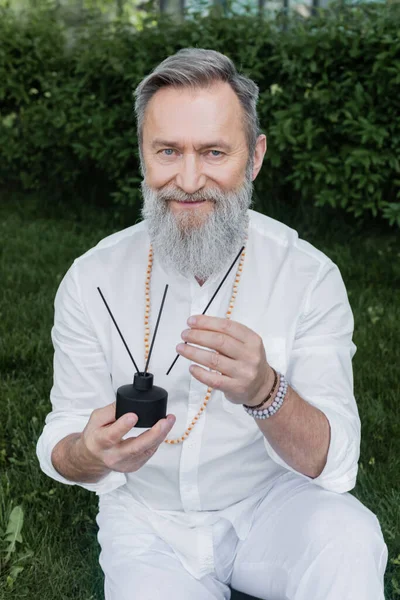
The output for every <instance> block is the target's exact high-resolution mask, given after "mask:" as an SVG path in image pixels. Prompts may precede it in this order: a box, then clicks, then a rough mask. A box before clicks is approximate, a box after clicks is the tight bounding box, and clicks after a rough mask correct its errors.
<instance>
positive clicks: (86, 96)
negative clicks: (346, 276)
mask: <svg viewBox="0 0 400 600" xmlns="http://www.w3.org/2000/svg"><path fill="white" fill-rule="evenodd" d="M399 17H400V13H399V9H398V6H397V7H396V5H393V6H391V7H389V6H382V5H374V4H371V5H367V6H363V7H361V6H359V7H352V8H346V7H341V8H340V10H339V9H338V8H337V7H336V8H333V9H330V10H329V11H327V10H324V11H323V10H321V11H320V12H319V14H318V15H316V16H315V17H313V18H312V19H309V20H307V21H303V20H301V19H300V18H294V17H293V18H291V19H287V18H286V17H285V16H281V17H279V18H278V19H276V20H275V21H270V20H266V19H261V18H260V17H256V16H254V15H251V14H246V15H235V14H229V15H228V16H223V15H221V14H220V13H219V12H218V10H212V11H210V14H209V15H208V16H203V17H201V18H200V16H199V15H196V14H194V15H190V16H187V18H186V20H185V21H184V22H182V23H179V24H178V23H174V22H173V21H171V20H168V19H166V18H163V19H158V20H155V19H154V18H153V16H150V17H149V19H148V22H147V23H145V24H144V25H143V27H142V28H141V29H140V30H138V29H135V28H133V27H132V26H131V25H129V24H127V23H125V22H123V21H122V20H119V21H117V22H112V23H106V22H104V20H102V19H99V18H96V17H94V16H93V17H91V18H89V19H87V20H86V21H85V23H84V24H83V25H82V26H81V27H79V28H77V29H76V30H75V31H74V34H73V35H72V34H71V32H70V30H67V29H65V28H64V26H62V25H61V24H60V23H59V21H57V20H56V19H55V17H54V15H53V13H52V12H51V11H46V12H40V11H39V12H36V13H35V14H26V15H25V16H24V17H23V18H20V17H18V18H16V17H15V16H13V15H12V13H11V12H10V11H7V10H4V11H3V13H2V15H1V18H0V47H1V51H0V184H2V185H3V186H4V185H9V184H11V183H12V184H14V185H17V186H19V187H22V189H24V190H41V191H45V192H46V195H47V196H49V197H50V198H51V201H52V202H53V201H54V200H55V199H56V198H63V199H65V198H68V201H69V202H70V201H72V200H74V199H75V200H76V199H78V198H80V199H81V198H85V200H92V201H95V202H96V203H98V204H109V203H110V202H112V203H113V204H114V205H115V206H116V208H117V210H118V207H119V208H120V209H121V210H123V208H124V207H137V206H138V205H139V203H140V188H139V182H140V180H141V177H140V172H139V153H138V148H137V136H136V127H135V120H134V114H133V96H132V92H133V90H134V88H135V87H136V86H137V84H138V83H139V82H140V81H141V79H142V78H143V77H144V76H145V75H146V74H148V73H149V72H150V71H151V70H152V69H153V68H154V67H155V66H156V65H157V64H158V63H159V62H160V61H161V60H163V59H164V58H166V57H167V56H168V55H170V54H173V53H174V52H176V51H177V50H179V49H180V48H183V47H188V46H195V47H196V46H197V47H204V48H213V49H215V50H219V51H221V52H223V53H224V54H226V55H228V56H229V57H230V58H232V59H233V60H234V61H235V63H236V65H237V66H238V68H239V69H240V70H241V71H242V72H244V73H245V74H246V75H248V76H250V77H251V78H253V79H254V80H255V81H256V82H257V84H258V85H259V88H260V101H259V105H258V110H259V115H260V120H261V125H262V129H263V131H264V132H265V133H266V134H267V138H268V152H267V155H266V158H265V162H264V166H263V169H262V171H261V173H260V174H259V176H258V178H257V181H256V191H257V192H258V194H259V195H260V197H269V196H271V195H273V196H274V197H276V198H278V199H279V201H283V202H287V203H288V204H295V203H298V202H301V203H304V204H305V205H306V206H310V207H311V206H312V205H314V206H317V207H333V208H335V209H341V210H342V211H346V212H348V213H351V214H352V215H353V216H354V217H355V218H356V219H358V220H360V219H365V218H369V217H377V216H378V217H381V218H383V219H385V220H386V221H387V222H388V223H389V224H391V225H397V226H400V166H399V159H398V156H399V155H400V120H399V118H398V115H399V113H400V96H399V94H398V92H397V90H398V88H399V84H400V37H399V35H398V31H399V25H400V18H399ZM238 41H240V43H238Z"/></svg>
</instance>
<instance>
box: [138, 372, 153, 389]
mask: <svg viewBox="0 0 400 600" xmlns="http://www.w3.org/2000/svg"><path fill="white" fill-rule="evenodd" d="M133 387H134V388H136V389H137V390H143V391H145V390H151V389H152V387H153V373H149V372H147V373H145V372H144V371H137V372H136V373H135V377H134V380H133Z"/></svg>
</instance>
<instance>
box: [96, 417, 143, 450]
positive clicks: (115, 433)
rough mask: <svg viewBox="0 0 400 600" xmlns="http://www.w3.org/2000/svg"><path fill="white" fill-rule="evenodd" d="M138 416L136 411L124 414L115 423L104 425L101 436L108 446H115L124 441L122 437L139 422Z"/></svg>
mask: <svg viewBox="0 0 400 600" xmlns="http://www.w3.org/2000/svg"><path fill="white" fill-rule="evenodd" d="M137 420H138V417H137V415H136V414H135V413H126V414H125V415H122V417H120V418H119V419H117V421H115V423H112V424H111V425H108V427H103V429H102V432H101V438H102V440H103V441H104V442H105V444H106V446H107V447H109V448H110V447H112V446H115V445H116V444H119V443H120V442H121V441H122V437H123V436H124V435H125V434H126V433H128V431H130V430H131V429H132V427H133V426H134V425H135V424H136V423H137Z"/></svg>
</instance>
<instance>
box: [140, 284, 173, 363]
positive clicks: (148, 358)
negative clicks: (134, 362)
mask: <svg viewBox="0 0 400 600" xmlns="http://www.w3.org/2000/svg"><path fill="white" fill-rule="evenodd" d="M167 290H168V283H167V285H166V286H165V290H164V296H163V299H162V301H161V307H160V310H159V311H158V317H157V323H156V328H155V330H154V335H153V339H152V341H151V346H150V351H149V355H148V357H147V362H146V366H145V368H144V373H145V374H146V372H147V367H148V364H149V360H150V356H151V351H152V350H153V345H154V342H155V339H156V333H157V329H158V324H159V322H160V318H161V313H162V309H163V306H164V301H165V296H166V295H167Z"/></svg>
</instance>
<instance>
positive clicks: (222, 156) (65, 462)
mask: <svg viewBox="0 0 400 600" xmlns="http://www.w3.org/2000/svg"><path fill="white" fill-rule="evenodd" d="M135 96H136V104H135V109H136V115H137V124H138V139H139V145H140V157H141V168H142V174H143V182H142V191H143V198H144V205H143V209H142V216H143V220H142V221H141V222H139V223H137V224H135V225H133V226H131V227H128V228H127V229H124V230H123V231H120V232H117V233H114V234H113V235H110V236H108V237H107V238H105V239H103V240H101V241H100V242H99V243H98V244H97V246H95V247H94V248H92V249H90V250H88V251H87V252H86V253H85V254H83V255H82V256H80V257H79V258H77V259H76V260H75V261H74V263H73V264H72V265H71V267H70V269H69V270H68V272H67V273H66V275H65V277H64V279H63V281H62V282H61V284H60V287H59V289H58V291H57V295H56V299H55V319H54V327H53V329H52V341H53V344H54V349H55V354H54V385H53V387H52V390H51V402H52V411H51V412H50V414H49V415H48V416H47V418H46V424H45V427H44V429H43V432H42V434H41V436H40V438H39V441H38V446H37V454H38V457H39V461H40V465H41V468H42V469H43V471H44V472H45V473H46V474H47V475H49V476H50V477H53V478H54V479H55V480H57V481H60V482H63V483H65V484H69V485H80V486H82V487H83V488H86V489H88V490H91V491H94V492H96V493H97V494H98V495H99V513H98V517H97V523H98V526H99V532H98V539H99V543H100V546H101V553H100V564H101V567H102V569H103V571H104V574H105V598H106V600H161V599H162V600H164V599H165V598H172V597H173V598H174V599H175V600H187V599H188V598H190V599H191V600H210V599H211V598H212V599H215V600H223V599H229V598H230V594H231V589H230V587H232V588H234V589H237V590H240V591H243V592H246V593H248V594H252V595H254V596H257V597H258V598H261V599H265V600H350V599H351V600H384V593H383V577H384V572H385V568H386V564H387V558H388V551H387V546H386V544H385V541H384V539H383V536H382V531H381V528H380V525H379V521H378V519H377V518H376V516H375V515H374V514H373V513H372V512H371V511H370V510H369V509H368V508H367V507H365V506H364V505H363V504H362V503H361V502H359V501H358V500H357V499H356V498H355V497H354V496H353V495H351V494H349V493H348V492H349V490H351V489H353V488H354V486H355V483H356V476H357V468H358V459H359V449H360V419H359V415H358V410H357V404H356V401H355V398H354V395H353V376H352V364H351V361H352V357H353V355H354V353H355V351H356V347H355V345H354V343H353V342H352V333H353V325H354V322H353V315H352V312H351V308H350V306H349V302H348V298H347V293H346V289H345V286H344V284H343V280H342V278H341V275H340V272H339V269H338V268H337V266H336V265H335V264H334V263H333V262H332V261H331V260H330V259H329V258H328V257H327V256H326V255H324V254H323V253H322V252H320V251H319V250H317V249H316V248H315V247H313V246H312V245H311V244H309V243H307V242H306V241H303V240H301V239H299V237H298V234H297V232H296V231H295V230H293V229H291V228H289V227H287V226H286V225H285V224H283V223H280V222H278V221H276V220H274V219H271V218H270V217H268V216H265V215H262V214H260V213H258V212H256V211H254V210H252V209H250V206H251V202H252V185H253V184H252V182H253V180H254V179H255V178H256V177H257V174H258V173H259V171H260V169H261V166H262V162H263V158H264V155H265V152H266V137H265V135H262V134H260V130H259V122H258V118H257V113H256V103H257V97H258V88H257V86H256V84H255V83H254V82H253V81H251V80H250V79H248V78H246V77H244V76H242V75H240V74H238V72H237V71H236V69H235V66H234V65H233V63H232V61H231V60H230V59H228V58H227V57H226V56H224V55H222V54H220V53H218V52H215V51H212V50H203V49H194V48H190V49H184V50H181V51H180V52H178V53H177V54H175V55H174V56H170V57H169V58H167V59H166V60H164V61H163V62H162V63H161V64H160V65H159V66H158V67H157V68H156V69H155V70H154V71H153V72H152V73H151V74H150V75H148V76H147V77H146V78H145V79H144V80H143V81H142V82H141V83H140V85H139V86H138V88H137V89H136V92H135ZM235 257H236V258H237V260H236V262H235ZM232 264H233V268H232V269H231V270H230V271H229V267H230V266H231V265H232ZM227 272H228V276H227V277H226V279H225V281H224V282H223V285H222V286H221V288H220V290H219V291H218V294H217V295H216V297H215V299H214V300H213V303H212V305H211V306H210V308H209V309H208V310H207V311H206V313H205V314H203V312H204V310H205V308H206V306H207V305H208V303H209V301H210V299H211V297H212V296H213V294H214V293H215V291H216V289H217V288H218V286H219V285H220V283H221V282H222V280H223V278H224V276H225V275H226V273H227ZM166 284H168V285H169V292H168V294H167V296H166V300H165V306H164V308H163V313H162V318H161V320H160V324H159V328H158V333H157V338H156V342H155V345H154V349H153V351H152V354H151V357H150V364H149V367H148V370H149V371H150V372H151V373H153V375H154V383H155V384H156V385H158V386H160V387H163V388H165V389H166V390H167V391H168V414H167V417H166V418H163V419H160V420H159V421H158V422H157V423H156V424H155V425H154V426H153V427H151V428H147V429H142V428H140V427H134V425H135V423H137V419H138V417H137V415H135V414H134V413H127V414H125V415H123V416H121V417H119V418H118V419H117V420H116V419H115V402H114V401H115V396H116V391H117V389H118V388H119V387H120V386H121V385H125V384H127V383H130V382H132V379H133V369H132V364H131V359H130V357H129V354H128V352H127V351H126V348H125V347H124V344H123V343H122V341H121V338H120V337H119V334H118V331H117V329H116V328H115V327H114V325H113V322H112V320H111V318H110V316H109V314H108V312H107V310H106V308H105V305H104V303H103V300H102V298H101V297H100V294H99V293H98V289H97V288H98V287H99V288H100V289H101V291H102V293H103V296H104V298H105V299H106V300H107V301H108V304H109V306H110V309H111V310H112V312H113V315H114V317H115V320H116V322H117V323H118V325H119V327H120V330H121V332H122V333H123V335H124V337H125V340H126V343H127V346H128V347H129V349H130V352H131V354H132V356H133V357H134V358H135V359H136V361H140V362H141V364H142V365H143V370H144V365H145V361H146V360H147V357H148V354H149V344H150V341H151V339H152V335H153V334H154V329H155V324H156V318H157V314H158V309H159V307H160V303H161V299H162V295H163V291H164V289H165V286H166ZM189 317H196V319H195V320H192V318H191V319H189ZM179 338H182V340H184V341H185V342H186V343H185V344H184V343H182V344H179V345H177V342H178V341H179ZM176 352H178V353H179V355H180V360H178V361H177V362H176V364H175V365H174V367H173V369H171V372H170V373H169V367H170V366H171V363H172V362H173V359H174V358H175V356H176ZM188 361H189V363H192V364H190V366H189V364H188ZM139 368H142V367H139ZM167 371H168V373H167ZM254 407H257V408H254Z"/></svg>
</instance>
